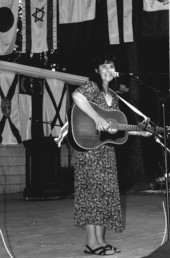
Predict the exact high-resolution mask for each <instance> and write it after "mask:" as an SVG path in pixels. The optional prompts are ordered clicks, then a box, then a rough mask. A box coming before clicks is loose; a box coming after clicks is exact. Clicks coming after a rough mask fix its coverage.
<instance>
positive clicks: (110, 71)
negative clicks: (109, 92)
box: [98, 62, 116, 82]
mask: <svg viewBox="0 0 170 258" xmlns="http://www.w3.org/2000/svg"><path fill="white" fill-rule="evenodd" d="M98 73H99V74H100V76H101V78H102V80H103V81H107V82H110V81H111V80H113V78H115V77H116V71H115V65H114V63H113V62H108V63H104V64H101V65H99V68H98Z"/></svg>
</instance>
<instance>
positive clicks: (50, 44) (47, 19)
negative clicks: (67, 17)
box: [22, 0, 57, 53]
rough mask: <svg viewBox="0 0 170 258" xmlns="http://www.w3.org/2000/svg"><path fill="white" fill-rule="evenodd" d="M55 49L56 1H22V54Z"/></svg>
mask: <svg viewBox="0 0 170 258" xmlns="http://www.w3.org/2000/svg"><path fill="white" fill-rule="evenodd" d="M51 49H57V1H56V0H41V1H39V0H23V5H22V52H26V51H29V52H31V53H41V52H44V51H48V50H51Z"/></svg>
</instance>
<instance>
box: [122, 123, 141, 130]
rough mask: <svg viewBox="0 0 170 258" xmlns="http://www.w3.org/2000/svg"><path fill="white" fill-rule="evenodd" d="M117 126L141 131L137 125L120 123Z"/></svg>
mask: <svg viewBox="0 0 170 258" xmlns="http://www.w3.org/2000/svg"><path fill="white" fill-rule="evenodd" d="M117 127H118V128H117V129H118V130H121V131H141V129H140V128H139V127H138V126H137V125H130V124H118V125H117Z"/></svg>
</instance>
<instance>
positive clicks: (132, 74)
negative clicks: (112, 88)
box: [115, 71, 136, 77]
mask: <svg viewBox="0 0 170 258" xmlns="http://www.w3.org/2000/svg"><path fill="white" fill-rule="evenodd" d="M125 75H129V76H134V75H136V74H135V73H122V72H116V71H115V76H116V77H120V76H125Z"/></svg>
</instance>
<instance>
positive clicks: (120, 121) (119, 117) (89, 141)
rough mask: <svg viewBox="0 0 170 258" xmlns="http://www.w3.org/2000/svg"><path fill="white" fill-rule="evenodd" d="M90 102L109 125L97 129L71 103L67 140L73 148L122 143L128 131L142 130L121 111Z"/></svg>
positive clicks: (79, 148) (91, 147)
mask: <svg viewBox="0 0 170 258" xmlns="http://www.w3.org/2000/svg"><path fill="white" fill-rule="evenodd" d="M90 104H91V106H92V107H93V108H94V110H95V111H96V112H97V113H98V114H99V115H100V116H101V117H103V118H104V119H105V120H106V121H107V122H108V123H109V124H110V127H109V129H108V130H107V131H100V132H99V131H97V130H96V124H95V122H94V121H93V120H92V119H91V118H90V117H89V116H88V115H86V114H85V113H84V112H83V111H81V110H80V109H79V108H78V106H77V105H73V107H72V109H71V110H70V113H69V115H68V117H69V121H70V122H69V126H70V127H69V133H68V140H69V142H70V144H71V146H72V147H73V148H75V149H78V150H90V149H93V148H96V147H99V146H101V145H103V144H123V143H125V142H126V141H127V139H128V131H140V132H141V131H142V130H141V129H140V128H139V127H138V126H137V125H130V124H128V121H127V118H126V116H125V114H124V113H123V112H122V111H120V110H104V109H102V108H101V107H99V106H98V105H97V104H95V103H93V102H90ZM149 128H150V129H153V130H154V128H151V127H149ZM157 132H163V128H157Z"/></svg>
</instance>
